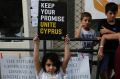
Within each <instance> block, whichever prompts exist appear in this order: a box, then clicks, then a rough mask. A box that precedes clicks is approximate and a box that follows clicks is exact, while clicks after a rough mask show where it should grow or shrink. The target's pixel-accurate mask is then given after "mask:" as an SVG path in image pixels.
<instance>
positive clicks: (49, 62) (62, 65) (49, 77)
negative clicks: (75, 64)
mask: <svg viewBox="0 0 120 79" xmlns="http://www.w3.org/2000/svg"><path fill="white" fill-rule="evenodd" d="M69 42H70V40H69V38H68V36H66V37H65V42H64V45H65V47H64V49H65V51H64V58H63V61H62V62H61V61H60V57H59V56H58V55H57V54H56V53H46V54H45V55H44V56H43V58H42V62H41V63H40V61H39V57H40V54H39V43H40V41H39V38H38V36H35V37H34V39H33V44H34V53H33V55H34V65H35V70H36V78H37V79H63V77H64V75H65V72H66V68H67V64H68V62H69V59H70V57H71V53H70V50H69Z"/></svg>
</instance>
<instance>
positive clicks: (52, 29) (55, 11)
mask: <svg viewBox="0 0 120 79" xmlns="http://www.w3.org/2000/svg"><path fill="white" fill-rule="evenodd" d="M38 14H39V16H38V35H39V36H40V39H46V40H54V39H62V38H63V37H64V36H65V35H66V30H67V4H66V3H65V2H52V1H39V13H38Z"/></svg>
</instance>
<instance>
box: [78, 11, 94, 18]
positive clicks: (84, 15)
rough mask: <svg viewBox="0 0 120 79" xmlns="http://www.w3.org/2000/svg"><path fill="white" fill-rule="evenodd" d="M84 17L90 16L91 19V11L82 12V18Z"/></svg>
mask: <svg viewBox="0 0 120 79" xmlns="http://www.w3.org/2000/svg"><path fill="white" fill-rule="evenodd" d="M84 17H90V19H92V15H91V14H90V13H89V12H83V13H81V18H80V20H82V19H83V18H84Z"/></svg>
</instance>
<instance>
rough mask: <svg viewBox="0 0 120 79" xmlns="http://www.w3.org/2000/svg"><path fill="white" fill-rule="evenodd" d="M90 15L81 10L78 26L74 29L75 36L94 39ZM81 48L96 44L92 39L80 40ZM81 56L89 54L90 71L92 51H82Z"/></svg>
mask: <svg viewBox="0 0 120 79" xmlns="http://www.w3.org/2000/svg"><path fill="white" fill-rule="evenodd" d="M91 21H92V16H91V14H90V13H89V12H83V13H82V14H81V18H80V26H78V27H77V28H76V29H75V38H80V39H83V40H93V39H96V32H95V30H94V29H92V28H91ZM81 45H82V49H91V50H92V49H93V47H94V46H95V45H96V44H95V42H93V41H81ZM80 54H82V55H83V56H85V55H87V56H89V60H90V71H91V69H92V59H93V55H92V54H93V52H87V53H86V52H82V53H80Z"/></svg>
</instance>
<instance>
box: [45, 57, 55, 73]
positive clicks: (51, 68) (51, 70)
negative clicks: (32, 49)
mask: <svg viewBox="0 0 120 79" xmlns="http://www.w3.org/2000/svg"><path fill="white" fill-rule="evenodd" d="M45 69H46V72H48V73H51V74H54V73H55V71H56V66H55V65H54V64H53V62H52V61H51V60H50V59H48V60H47V61H46V64H45Z"/></svg>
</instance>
